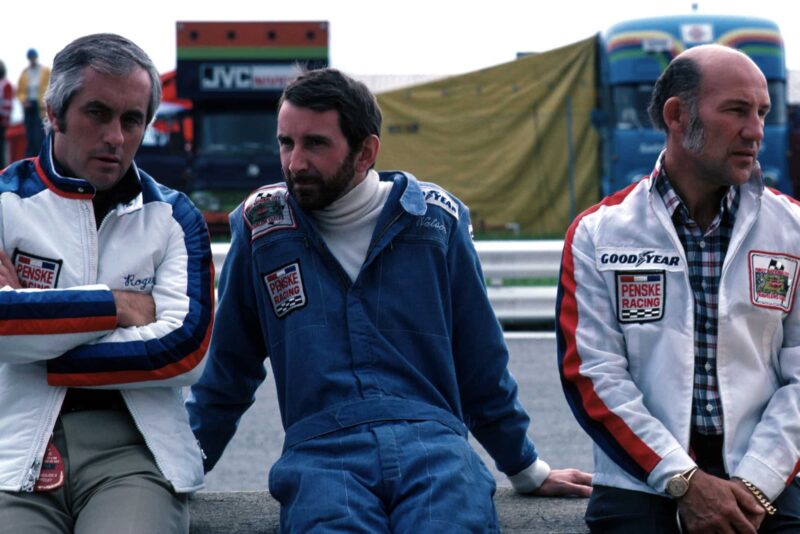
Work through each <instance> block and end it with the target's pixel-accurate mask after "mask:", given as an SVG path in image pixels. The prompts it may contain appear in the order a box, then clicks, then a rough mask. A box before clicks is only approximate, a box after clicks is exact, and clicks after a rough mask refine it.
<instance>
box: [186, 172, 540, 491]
mask: <svg viewBox="0 0 800 534" xmlns="http://www.w3.org/2000/svg"><path fill="white" fill-rule="evenodd" d="M381 180H384V181H392V182H393V188H392V190H391V193H390V195H389V198H388V199H387V201H386V204H385V206H384V209H383V211H382V213H381V215H380V217H379V219H378V222H377V226H376V229H375V232H374V234H373V237H372V241H371V243H370V247H369V249H368V251H367V256H366V259H365V261H364V264H363V265H362V267H361V271H360V272H359V274H358V276H357V278H356V280H355V282H351V280H350V278H349V277H348V275H347V274H346V273H345V271H344V269H343V268H342V267H341V266H340V264H339V263H338V262H337V260H336V259H335V258H334V256H333V255H332V254H331V252H330V251H329V250H328V248H327V247H326V245H325V243H324V241H323V239H322V238H321V237H320V235H319V234H318V233H317V231H316V230H315V228H314V224H313V222H312V221H311V219H310V218H309V216H308V215H307V214H306V213H304V212H303V211H302V210H301V209H300V208H299V207H298V206H297V204H296V203H295V201H294V199H293V198H292V196H291V195H290V194H289V193H288V191H287V190H286V187H285V185H283V184H279V185H271V186H266V187H263V188H261V189H259V190H258V191H256V192H255V193H253V194H252V195H251V196H250V197H249V198H248V199H247V200H246V201H245V202H244V204H243V205H241V206H239V207H238V208H237V209H236V210H235V211H234V212H233V213H232V214H231V217H230V221H231V231H232V242H231V247H230V251H229V253H228V256H227V258H226V260H225V266H224V268H223V271H222V275H221V280H220V285H219V294H220V299H219V307H218V313H217V316H216V319H215V320H216V325H215V331H214V335H213V336H212V341H211V348H210V352H209V357H208V363H207V367H206V369H205V372H204V374H203V376H202V378H201V379H200V381H199V382H198V383H197V384H195V385H194V386H193V387H192V391H191V394H190V397H189V399H188V401H187V406H188V409H189V414H190V420H191V423H192V428H193V430H194V431H195V434H196V435H197V437H198V439H199V441H200V444H201V446H202V448H203V449H204V452H205V454H206V455H207V459H206V463H205V467H206V470H210V469H211V468H212V467H213V466H214V464H215V463H216V462H217V460H218V459H219V457H220V455H221V454H222V451H223V449H224V447H225V445H226V444H227V443H228V441H229V440H230V439H231V437H232V436H233V434H234V432H235V430H236V426H237V423H238V421H239V418H240V417H241V415H242V413H243V412H244V411H245V410H246V409H247V408H248V407H249V406H250V405H251V404H252V402H253V400H254V394H255V391H256V389H257V388H258V386H259V384H261V382H262V381H263V380H264V378H265V376H266V371H265V368H264V360H265V358H266V357H267V356H269V358H270V362H271V365H272V370H273V372H274V373H275V382H276V386H277V396H278V401H279V404H280V411H281V418H282V422H283V425H284V428H285V429H286V440H285V444H284V455H285V454H286V453H287V451H288V450H291V449H292V448H293V447H295V446H296V445H297V444H299V443H303V442H306V441H308V440H312V439H313V438H318V437H320V436H323V435H326V434H330V433H333V432H336V431H340V430H342V429H347V428H351V427H355V426H358V425H365V424H366V425H368V424H372V423H379V422H390V421H398V422H399V421H420V422H435V423H438V424H440V425H443V426H445V427H448V428H449V429H451V430H452V431H453V432H455V433H458V434H460V435H462V436H464V437H466V434H467V430H469V431H470V432H472V433H473V435H474V436H475V437H476V438H477V439H478V441H479V442H480V443H481V444H482V445H483V446H484V448H485V449H486V450H487V452H488V453H489V454H490V455H491V456H492V458H493V459H494V460H495V462H496V464H497V467H498V469H500V470H501V471H503V472H505V473H506V474H509V475H514V474H516V473H518V472H519V471H521V470H523V469H525V468H526V467H528V466H530V465H531V464H532V463H533V462H534V461H535V460H536V458H537V454H536V451H535V449H534V446H533V443H532V442H531V441H530V440H529V439H528V438H527V436H526V431H527V428H528V425H529V418H528V416H527V414H526V413H525V411H524V409H523V408H522V406H521V405H520V403H519V402H518V400H517V384H516V382H515V380H514V378H513V377H512V376H511V375H510V373H509V371H508V369H507V363H508V351H507V347H506V345H505V342H504V340H503V333H502V330H501V328H500V325H499V324H498V322H497V320H496V318H495V316H494V313H493V311H492V309H491V306H490V304H489V300H488V297H487V294H486V290H485V286H484V280H483V274H482V272H481V268H480V265H479V261H478V256H477V253H476V252H475V248H474V246H473V244H472V239H471V228H470V220H469V212H468V210H467V208H466V207H465V206H464V205H463V204H462V203H461V202H460V201H458V200H457V199H456V198H454V197H453V196H451V195H450V194H449V193H447V192H446V191H444V190H443V189H440V188H439V187H438V186H435V185H433V184H429V183H424V182H418V181H417V180H416V179H415V178H414V177H413V176H411V175H409V174H407V173H402V172H388V173H381ZM339 453H340V454H342V453H343V451H339ZM344 453H346V451H345V452H344Z"/></svg>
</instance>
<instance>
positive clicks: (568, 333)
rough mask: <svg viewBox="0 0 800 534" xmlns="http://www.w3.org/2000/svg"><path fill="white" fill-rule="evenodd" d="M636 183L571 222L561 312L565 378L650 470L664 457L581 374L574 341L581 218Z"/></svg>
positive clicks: (594, 414)
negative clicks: (576, 241)
mask: <svg viewBox="0 0 800 534" xmlns="http://www.w3.org/2000/svg"><path fill="white" fill-rule="evenodd" d="M636 185H637V184H632V185H631V186H629V187H627V188H625V189H623V190H622V191H619V192H618V193H616V194H614V195H612V196H610V197H607V198H606V199H605V200H603V202H601V203H599V204H596V205H595V206H593V207H591V208H589V209H588V210H586V211H585V212H583V213H582V214H581V215H580V216H579V217H578V218H577V219H575V221H574V222H573V223H572V225H570V227H569V230H568V231H567V235H566V239H565V242H564V255H563V258H562V264H561V287H562V295H563V296H562V300H561V315H560V316H559V327H560V328H561V331H562V332H563V334H564V340H565V345H566V347H565V352H564V358H563V362H562V365H563V369H564V377H565V378H566V379H567V380H569V381H570V382H571V383H573V384H574V385H575V386H576V388H577V389H578V392H579V394H580V396H581V401H582V404H583V407H584V410H586V413H587V415H588V416H589V417H590V418H591V419H593V420H595V421H597V422H599V423H601V424H602V425H603V426H604V427H605V428H606V429H607V430H608V432H609V433H610V434H611V435H612V436H614V438H615V439H616V440H617V442H618V443H619V444H620V445H621V446H622V447H623V448H624V449H625V450H626V451H627V452H628V454H630V455H631V457H632V458H633V460H634V461H635V462H636V463H637V464H638V465H639V466H640V467H641V468H642V469H644V470H645V471H646V472H648V473H649V472H651V471H652V470H653V469H654V468H655V466H656V465H658V463H659V462H660V461H661V457H660V456H659V455H658V454H656V453H655V451H653V449H651V448H650V447H649V446H648V445H647V444H646V443H645V442H644V441H642V440H641V439H640V438H639V436H637V435H636V433H634V431H633V430H632V429H631V428H630V427H629V426H628V425H627V424H626V423H625V421H624V420H623V419H622V418H621V417H619V416H618V415H617V414H615V413H614V412H612V411H611V410H609V409H608V407H607V406H606V404H605V403H604V402H603V400H602V399H601V398H600V397H599V396H598V395H597V392H596V391H595V389H594V384H592V381H591V380H590V379H589V378H587V377H585V376H583V375H582V374H581V373H580V366H581V356H580V354H578V347H577V343H576V341H575V333H576V331H577V327H578V302H577V300H576V298H575V293H576V288H577V283H576V282H575V263H574V258H573V256H572V241H573V238H574V236H575V231H576V229H577V228H578V225H579V223H580V221H581V219H582V218H583V217H585V216H587V215H589V214H591V213H594V212H595V211H597V210H598V209H600V207H601V206H613V205H615V204H619V203H620V202H622V200H623V199H624V198H625V197H626V196H627V195H628V194H629V193H630V192H631V191H632V190H633V189H634V188H635V187H636Z"/></svg>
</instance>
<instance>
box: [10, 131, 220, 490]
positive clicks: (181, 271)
mask: <svg viewBox="0 0 800 534" xmlns="http://www.w3.org/2000/svg"><path fill="white" fill-rule="evenodd" d="M51 146H52V143H51V138H48V140H47V141H46V143H45V144H44V147H45V148H44V149H43V151H42V154H41V155H40V156H39V157H37V158H31V159H27V160H23V161H19V162H17V163H15V164H13V165H11V166H10V167H8V168H7V169H6V171H5V173H4V174H3V175H2V176H0V188H2V190H3V191H4V192H3V193H2V195H0V247H1V248H2V250H4V251H5V253H6V254H8V256H9V258H11V259H12V261H13V263H14V264H15V266H16V269H17V273H18V275H19V278H20V281H21V283H22V284H23V286H25V287H27V289H22V290H12V289H11V288H9V287H5V288H3V289H2V290H0V490H4V491H20V490H30V489H31V488H32V487H33V483H34V481H35V480H36V478H37V476H38V473H39V470H40V469H41V463H42V457H43V456H44V452H45V448H46V446H47V443H48V440H49V439H50V435H51V433H52V431H53V427H54V425H55V421H56V418H57V417H58V414H59V410H60V407H61V404H62V402H63V400H64V395H65V393H66V391H67V387H92V388H105V389H119V390H120V391H121V394H122V397H123V398H124V400H125V403H126V404H127V406H128V409H129V410H130V413H131V416H132V417H133V420H134V421H135V423H136V426H137V427H138V428H139V430H140V431H141V433H142V435H143V437H144V440H145V442H146V443H147V446H148V447H149V449H150V451H151V452H152V453H153V456H154V458H155V461H156V463H157V465H158V467H159V468H160V469H161V471H162V473H163V474H164V476H165V477H166V478H167V480H169V481H170V482H171V483H172V486H173V487H174V489H175V490H176V491H178V492H189V491H194V490H196V489H199V488H200V487H202V481H203V469H202V458H201V452H200V449H199V447H198V446H197V443H196V441H195V439H194V437H193V435H192V432H191V429H190V427H189V422H188V417H187V415H186V412H185V409H184V407H183V402H182V395H181V386H187V385H189V384H192V383H193V382H194V381H195V380H196V379H197V377H198V376H199V374H200V372H201V370H202V365H201V364H202V363H203V361H204V356H205V353H206V349H207V346H208V342H209V339H210V332H211V324H212V314H213V298H214V294H213V291H214V286H213V284H214V276H213V264H212V261H211V252H210V247H209V242H208V232H207V230H206V226H205V223H204V221H203V218H202V216H201V214H200V213H199V212H198V211H197V210H196V209H195V208H194V206H192V204H191V203H190V202H189V200H188V199H187V198H186V197H185V196H184V195H182V194H180V193H177V192H175V191H171V190H169V189H167V188H165V187H163V186H160V185H158V184H157V183H156V182H154V181H153V179H152V178H151V177H150V176H148V175H147V174H145V173H144V172H141V171H139V170H138V169H137V168H136V166H135V165H132V166H131V170H130V171H129V172H130V173H134V175H135V178H136V179H137V180H138V181H139V183H140V186H141V193H139V194H138V195H137V196H136V197H135V198H134V199H133V200H132V201H131V202H129V203H127V204H119V205H117V206H116V207H112V208H111V210H110V211H109V212H108V214H107V215H106V216H105V218H104V219H103V221H102V224H101V225H100V227H99V230H98V227H97V225H96V223H95V216H94V211H93V207H92V198H93V196H94V188H93V187H92V186H91V185H90V184H89V183H88V182H86V181H85V180H82V179H77V178H70V177H66V176H61V175H59V174H58V172H56V170H55V167H54V165H53V159H52V158H53V156H52V151H51V149H50V148H49V147H51ZM112 289H122V290H132V291H141V292H143V293H148V294H151V295H152V296H153V299H154V300H155V305H156V322H154V323H152V324H149V325H146V326H144V327H138V328H135V327H129V328H117V324H116V307H115V305H114V299H113V296H112V293H111V290H112Z"/></svg>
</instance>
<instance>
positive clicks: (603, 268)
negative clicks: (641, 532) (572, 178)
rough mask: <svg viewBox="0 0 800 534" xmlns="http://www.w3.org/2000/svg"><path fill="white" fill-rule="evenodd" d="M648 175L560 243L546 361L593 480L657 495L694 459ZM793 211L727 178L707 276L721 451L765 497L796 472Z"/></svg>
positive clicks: (666, 249)
mask: <svg viewBox="0 0 800 534" xmlns="http://www.w3.org/2000/svg"><path fill="white" fill-rule="evenodd" d="M659 172H660V169H659V167H658V166H657V167H656V169H655V170H654V171H653V174H652V175H651V176H650V177H649V178H646V179H644V180H642V181H640V182H638V183H636V184H633V185H631V186H630V187H628V188H627V189H624V190H622V191H620V192H618V193H616V194H614V195H612V196H610V197H608V198H606V199H605V200H603V201H602V202H601V203H600V204H597V205H596V206H594V207H592V208H590V209H588V210H587V211H585V212H584V213H583V214H581V215H580V216H579V217H578V218H577V219H576V220H575V222H573V223H572V225H571V226H570V228H569V230H568V231H567V235H566V239H565V241H564V254H563V257H562V261H561V275H560V285H559V295H558V316H557V320H558V358H559V364H560V369H561V375H562V379H563V384H564V391H565V393H566V397H567V400H568V401H569V404H570V406H571V407H572V410H573V412H574V413H575V416H576V418H577V419H578V422H580V423H581V425H582V426H583V428H584V429H585V430H586V431H587V432H588V433H589V435H590V436H591V437H592V439H593V440H594V443H595V447H594V462H595V473H594V478H593V482H594V483H595V484H602V485H606V486H613V487H618V488H625V489H632V490H637V491H643V492H649V493H660V494H663V493H664V491H665V488H666V484H667V481H668V480H669V479H670V477H672V476H673V475H675V474H678V473H681V472H683V471H685V470H687V469H689V468H690V467H693V466H694V465H695V462H694V460H693V459H692V458H691V456H690V455H689V453H688V452H687V451H688V449H689V436H690V431H691V414H692V391H693V387H694V365H695V350H694V336H695V329H694V296H693V293H692V288H691V284H690V282H689V270H688V266H687V263H686V254H685V253H684V250H683V246H682V245H681V241H680V238H679V237H678V234H677V232H676V230H675V226H674V224H673V222H672V220H671V218H670V215H669V213H668V211H667V208H666V206H665V205H664V202H663V200H662V199H661V196H660V195H659V194H658V191H656V189H655V187H654V185H653V184H654V180H655V177H656V176H657V175H658V173H659ZM798 235H800V206H799V205H798V204H797V201H795V200H793V199H791V198H789V197H787V196H785V195H781V194H780V193H778V192H776V191H774V190H771V189H765V188H764V186H763V183H762V182H761V181H760V180H759V179H758V178H755V177H754V178H752V179H751V180H750V182H748V183H746V184H744V185H742V186H740V203H739V211H738V213H737V215H736V224H735V225H734V228H733V233H732V235H731V240H730V244H729V246H728V251H727V254H726V256H725V261H724V263H723V266H722V274H721V277H720V281H719V319H718V328H719V330H718V335H717V382H718V388H719V395H720V399H721V402H722V414H723V425H724V429H725V433H724V447H723V448H724V450H723V460H724V462H725V467H726V470H727V472H728V473H729V474H730V475H731V476H739V477H741V478H744V479H746V480H749V481H750V482H752V483H753V484H755V485H756V486H757V487H758V488H760V489H761V490H762V491H763V492H764V493H765V494H766V495H767V496H768V497H769V498H770V499H771V500H774V499H775V498H776V497H777V496H778V495H779V494H780V493H781V492H782V491H783V489H784V488H785V487H786V485H788V484H790V483H791V482H792V480H793V479H794V477H795V476H796V475H797V473H798V471H799V470H800V306H798V304H797V302H795V300H796V298H797V279H798V275H800V240H799V239H798V237H797V236H798Z"/></svg>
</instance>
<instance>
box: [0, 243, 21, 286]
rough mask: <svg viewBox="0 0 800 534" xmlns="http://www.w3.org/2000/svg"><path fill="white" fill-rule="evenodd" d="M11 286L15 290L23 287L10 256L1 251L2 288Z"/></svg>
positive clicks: (0, 278)
mask: <svg viewBox="0 0 800 534" xmlns="http://www.w3.org/2000/svg"><path fill="white" fill-rule="evenodd" d="M6 286H10V287H12V288H14V289H21V288H22V285H21V284H20V283H19V278H17V270H16V269H15V268H14V264H13V263H11V260H10V259H9V257H8V255H7V254H6V253H5V252H3V251H2V250H0V287H6Z"/></svg>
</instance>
